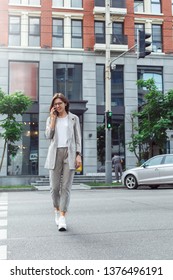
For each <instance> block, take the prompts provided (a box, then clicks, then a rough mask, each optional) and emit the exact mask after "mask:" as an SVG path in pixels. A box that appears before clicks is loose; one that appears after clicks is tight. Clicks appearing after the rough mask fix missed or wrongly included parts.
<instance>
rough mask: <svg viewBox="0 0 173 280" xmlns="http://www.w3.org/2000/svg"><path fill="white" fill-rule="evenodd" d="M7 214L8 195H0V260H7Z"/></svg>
mask: <svg viewBox="0 0 173 280" xmlns="http://www.w3.org/2000/svg"><path fill="white" fill-rule="evenodd" d="M7 214H8V194H7V193H0V242H1V244H2V245H0V260H6V259H7V245H6V244H5V241H6V240H7V224H8V223H7Z"/></svg>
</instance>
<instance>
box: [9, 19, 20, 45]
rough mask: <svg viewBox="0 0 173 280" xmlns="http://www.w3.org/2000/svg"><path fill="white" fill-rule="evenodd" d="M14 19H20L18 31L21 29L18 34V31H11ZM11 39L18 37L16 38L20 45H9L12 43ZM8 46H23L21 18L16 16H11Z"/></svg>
mask: <svg viewBox="0 0 173 280" xmlns="http://www.w3.org/2000/svg"><path fill="white" fill-rule="evenodd" d="M12 18H16V19H19V22H18V27H19V28H18V29H19V31H18V32H16V31H11V30H10V29H11V26H12V25H11V19H12ZM10 37H16V38H18V37H19V38H18V40H19V44H17V45H16V44H9V42H10ZM8 45H9V46H21V16H16V15H9V24H8Z"/></svg>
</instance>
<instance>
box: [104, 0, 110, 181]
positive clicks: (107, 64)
mask: <svg viewBox="0 0 173 280" xmlns="http://www.w3.org/2000/svg"><path fill="white" fill-rule="evenodd" d="M105 7H106V13H105V14H106V62H105V95H106V104H105V109H106V110H105V119H106V112H111V72H110V28H111V26H110V23H111V21H110V0H105ZM105 136H106V137H105V141H106V143H105V144H106V161H105V168H106V170H105V171H106V178H105V181H106V183H112V157H111V156H112V129H111V128H108V127H107V125H105Z"/></svg>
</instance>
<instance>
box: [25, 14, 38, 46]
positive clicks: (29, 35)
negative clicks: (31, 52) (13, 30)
mask: <svg viewBox="0 0 173 280" xmlns="http://www.w3.org/2000/svg"><path fill="white" fill-rule="evenodd" d="M32 19H38V20H39V31H38V34H35V33H34V32H33V33H32V32H31V30H30V28H31V27H32V24H31V23H30V21H31V20H32ZM40 30H41V26H40V17H33V16H30V17H28V46H29V47H40ZM32 37H35V38H36V37H37V38H38V39H39V44H38V45H34V44H31V43H30V40H31V38H32ZM31 41H32V40H31Z"/></svg>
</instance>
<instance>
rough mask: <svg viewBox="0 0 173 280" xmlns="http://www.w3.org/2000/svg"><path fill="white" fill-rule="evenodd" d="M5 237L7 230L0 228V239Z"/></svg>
mask: <svg viewBox="0 0 173 280" xmlns="http://www.w3.org/2000/svg"><path fill="white" fill-rule="evenodd" d="M4 239H7V230H6V229H0V240H4Z"/></svg>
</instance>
